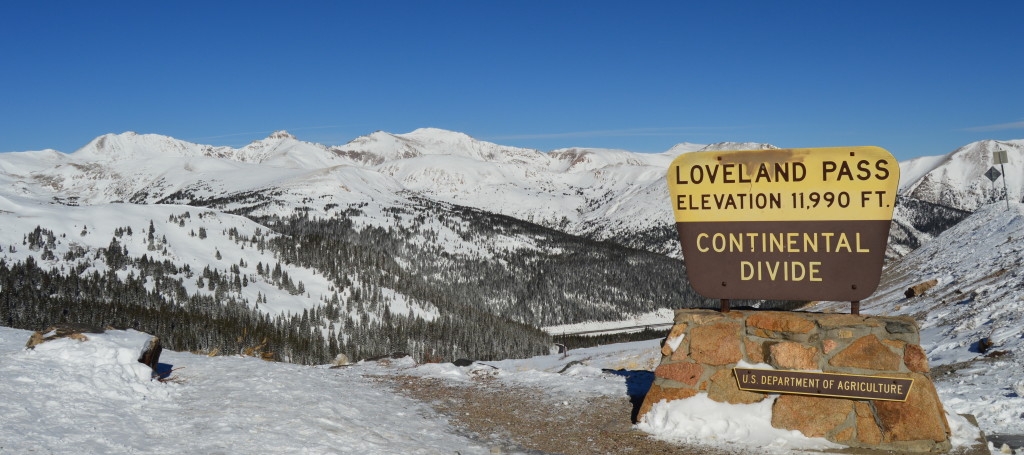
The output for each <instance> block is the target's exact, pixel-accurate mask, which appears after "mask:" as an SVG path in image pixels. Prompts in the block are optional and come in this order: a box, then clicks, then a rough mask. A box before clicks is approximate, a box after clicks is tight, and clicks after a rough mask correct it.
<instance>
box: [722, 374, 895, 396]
mask: <svg viewBox="0 0 1024 455" xmlns="http://www.w3.org/2000/svg"><path fill="white" fill-rule="evenodd" d="M732 371H733V374H735V375H736V382H737V383H738V384H739V387H740V389H741V390H746V391H751V392H766V393H791V394H799V395H815V396H824V397H838V398H851V399H854V400H883V401H906V400H907V395H908V394H909V393H910V388H911V387H913V386H914V380H913V379H905V378H888V377H883V376H862V375H856V374H840V373H814V372H808V371H788V370H757V369H751V368H733V370H732Z"/></svg>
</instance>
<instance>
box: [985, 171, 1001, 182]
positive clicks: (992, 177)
mask: <svg viewBox="0 0 1024 455" xmlns="http://www.w3.org/2000/svg"><path fill="white" fill-rule="evenodd" d="M1000 175H1003V173H1002V172H999V169H996V168H995V167H990V168H988V172H986V173H985V177H988V179H989V180H991V181H993V182H995V181H996V179H997V178H999V176H1000Z"/></svg>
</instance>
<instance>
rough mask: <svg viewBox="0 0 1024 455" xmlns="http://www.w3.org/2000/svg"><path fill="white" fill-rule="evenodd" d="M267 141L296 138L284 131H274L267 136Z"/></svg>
mask: <svg viewBox="0 0 1024 455" xmlns="http://www.w3.org/2000/svg"><path fill="white" fill-rule="evenodd" d="M267 139H297V138H296V137H295V136H293V135H292V134H291V133H289V132H288V131H286V130H277V131H274V132H273V133H270V136H267Z"/></svg>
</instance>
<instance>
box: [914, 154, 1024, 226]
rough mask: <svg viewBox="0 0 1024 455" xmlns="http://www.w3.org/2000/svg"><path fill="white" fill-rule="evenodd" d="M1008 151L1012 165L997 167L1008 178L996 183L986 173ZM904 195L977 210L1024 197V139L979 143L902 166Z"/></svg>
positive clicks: (916, 159) (1004, 177)
mask: <svg viewBox="0 0 1024 455" xmlns="http://www.w3.org/2000/svg"><path fill="white" fill-rule="evenodd" d="M995 151H1006V152H1007V159H1008V161H1009V162H1008V163H1006V164H1005V165H1003V166H1001V167H1000V166H998V165H997V166H996V167H997V168H999V169H1000V172H1002V169H1005V171H1006V175H1004V176H1002V177H1000V178H999V179H998V180H996V181H995V182H992V181H991V180H989V179H988V177H986V176H985V172H987V171H988V170H989V168H991V167H992V162H993V160H992V153H993V152H995ZM900 172H901V174H902V175H901V179H900V194H902V195H904V196H908V197H913V198H916V199H920V200H922V201H927V202H933V203H936V204H942V205H946V206H950V207H953V208H957V209H961V210H969V211H974V210H976V209H977V208H978V207H981V206H982V205H985V204H988V203H990V202H993V201H997V200H1001V199H1003V191H1004V189H1003V186H1004V181H1003V179H1005V186H1006V191H1007V192H1008V194H1009V198H1010V200H1011V201H1020V200H1021V197H1022V195H1024V140H1013V141H992V140H986V141H978V142H972V143H970V144H967V145H965V146H963V147H960V148H958V149H956V150H954V151H952V152H950V153H948V154H946V155H942V156H925V157H920V158H914V159H912V160H908V161H904V162H902V163H900Z"/></svg>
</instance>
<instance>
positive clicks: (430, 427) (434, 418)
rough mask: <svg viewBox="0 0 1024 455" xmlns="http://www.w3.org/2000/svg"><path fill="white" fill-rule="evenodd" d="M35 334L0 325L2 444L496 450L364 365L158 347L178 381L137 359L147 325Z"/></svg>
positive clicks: (3, 447)
mask: <svg viewBox="0 0 1024 455" xmlns="http://www.w3.org/2000/svg"><path fill="white" fill-rule="evenodd" d="M30 334H31V332H29V331H25V330H16V329H10V328H6V327H0V384H3V387H0V428H2V429H3V431H0V451H3V452H4V453H53V454H72V453H361V454H395V453H408V454H440V453H455V452H456V451H457V452H459V453H473V454H486V453H491V452H490V450H489V448H488V447H486V446H485V445H483V444H481V443H479V442H477V441H474V440H471V439H469V438H467V437H465V436H460V435H457V434H456V433H455V432H454V430H453V429H452V428H451V427H449V426H448V424H447V422H446V421H445V418H444V417H442V416H439V415H437V414H436V413H434V412H433V411H432V410H431V409H430V408H429V407H427V406H425V405H424V404H421V403H418V402H416V401H413V400H411V399H409V398H405V397H402V396H400V395H397V394H395V393H393V392H389V391H387V390H386V389H384V388H383V387H381V385H380V384H379V383H376V382H374V381H371V380H369V379H366V378H364V377H363V376H362V374H363V373H364V371H362V369H353V368H350V369H333V370H332V369H327V368H325V367H303V366H299V365H292V364H287V363H275V362H263V361H260V360H258V359H255V358H251V357H207V356H203V355H195V354H188V353H179V352H173V351H168V350H164V351H163V355H162V356H161V357H160V361H161V363H164V364H166V368H177V369H179V370H177V371H175V372H174V373H172V374H173V376H174V377H176V378H178V379H179V380H180V382H165V383H161V382H158V381H153V380H150V378H149V375H150V374H149V369H148V368H147V367H145V366H144V365H142V364H140V363H138V362H137V361H136V358H137V357H138V355H139V350H140V349H141V347H142V345H143V343H144V342H145V341H146V340H148V336H147V335H146V334H144V333H141V332H136V331H132V330H129V331H109V332H107V333H104V334H89V335H87V336H88V337H89V340H88V341H85V342H79V341H75V340H72V339H66V338H65V339H61V340H55V341H50V342H47V343H44V344H41V345H39V346H37V347H36V348H35V349H34V350H26V349H25V341H26V340H28V337H29V335H30Z"/></svg>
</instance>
